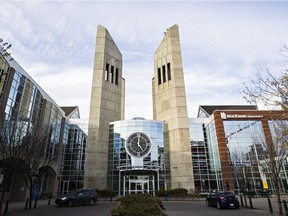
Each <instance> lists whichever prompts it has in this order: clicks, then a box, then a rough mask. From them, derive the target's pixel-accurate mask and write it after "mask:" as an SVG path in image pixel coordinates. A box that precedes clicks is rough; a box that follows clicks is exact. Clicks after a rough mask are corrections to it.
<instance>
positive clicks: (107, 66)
mask: <svg viewBox="0 0 288 216" xmlns="http://www.w3.org/2000/svg"><path fill="white" fill-rule="evenodd" d="M104 79H105V80H106V81H109V64H106V70H105V77H104Z"/></svg>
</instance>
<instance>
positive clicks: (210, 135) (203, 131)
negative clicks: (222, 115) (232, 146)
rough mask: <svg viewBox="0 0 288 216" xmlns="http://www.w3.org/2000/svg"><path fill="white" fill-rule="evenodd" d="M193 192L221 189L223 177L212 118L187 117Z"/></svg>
mask: <svg viewBox="0 0 288 216" xmlns="http://www.w3.org/2000/svg"><path fill="white" fill-rule="evenodd" d="M189 130H190V144H191V156H192V164H193V173H194V182H195V192H196V193H198V192H207V191H209V190H211V189H219V190H222V189H223V179H222V171H221V164H220V156H219V150H218V143H217V136H216V130H215V124H214V121H213V120H209V119H208V118H205V119H203V118H202V119H201V118H198V119H189Z"/></svg>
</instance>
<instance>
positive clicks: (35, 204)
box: [34, 196, 38, 208]
mask: <svg viewBox="0 0 288 216" xmlns="http://www.w3.org/2000/svg"><path fill="white" fill-rule="evenodd" d="M37 198H38V197H37V196H36V197H35V201H34V208H36V207H37Z"/></svg>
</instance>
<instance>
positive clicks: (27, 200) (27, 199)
mask: <svg viewBox="0 0 288 216" xmlns="http://www.w3.org/2000/svg"><path fill="white" fill-rule="evenodd" d="M28 202H29V198H26V204H25V208H24V210H27V207H28Z"/></svg>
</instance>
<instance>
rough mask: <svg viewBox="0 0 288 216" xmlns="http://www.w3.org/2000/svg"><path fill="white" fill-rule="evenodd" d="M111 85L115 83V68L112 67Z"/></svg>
mask: <svg viewBox="0 0 288 216" xmlns="http://www.w3.org/2000/svg"><path fill="white" fill-rule="evenodd" d="M111 83H114V66H111Z"/></svg>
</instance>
